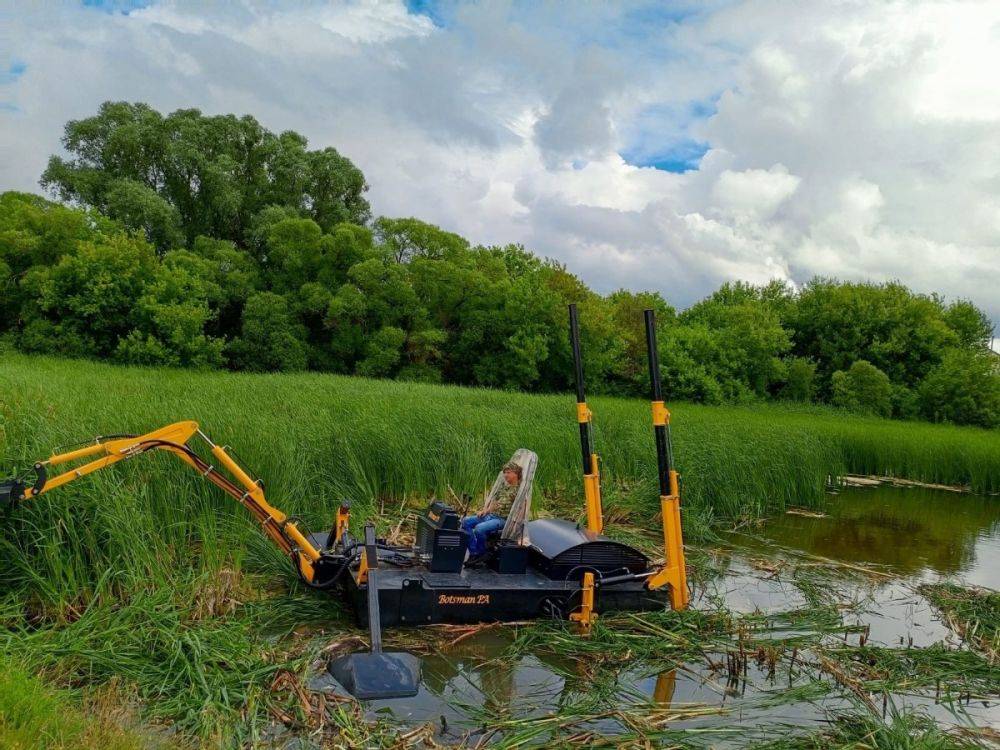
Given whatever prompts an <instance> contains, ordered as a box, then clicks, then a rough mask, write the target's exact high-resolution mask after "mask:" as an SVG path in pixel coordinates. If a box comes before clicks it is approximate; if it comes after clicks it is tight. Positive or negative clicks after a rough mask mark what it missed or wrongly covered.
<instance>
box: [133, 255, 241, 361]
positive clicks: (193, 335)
mask: <svg viewBox="0 0 1000 750" xmlns="http://www.w3.org/2000/svg"><path fill="white" fill-rule="evenodd" d="M213 286H214V285H213V284H212V283H211V282H210V281H207V280H206V279H204V278H202V277H201V276H199V275H197V274H195V273H191V272H190V271H189V270H187V269H184V268H182V267H179V266H159V267H158V268H157V269H156V272H155V273H154V275H153V277H152V279H151V280H150V281H149V283H147V284H146V285H145V287H144V289H143V293H142V294H141V295H140V297H139V299H138V301H137V303H136V307H135V310H134V319H135V325H136V327H135V328H134V329H133V330H132V331H131V332H130V333H129V334H128V336H126V337H125V338H123V339H121V340H120V341H119V342H118V346H117V347H116V350H115V356H116V358H117V359H119V360H120V361H123V362H128V363H132V364H145V365H171V366H182V367H219V366H221V365H222V362H223V357H222V350H223V341H222V339H218V338H212V337H209V336H206V335H205V326H206V324H207V323H208V321H209V320H210V319H211V317H212V310H211V308H210V307H209V298H210V297H211V296H214V295H215V294H216V293H217V292H216V291H215V289H213V288H212V287H213Z"/></svg>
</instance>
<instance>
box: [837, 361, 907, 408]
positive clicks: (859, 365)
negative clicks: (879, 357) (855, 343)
mask: <svg viewBox="0 0 1000 750" xmlns="http://www.w3.org/2000/svg"><path fill="white" fill-rule="evenodd" d="M831 387H832V392H833V397H832V399H831V402H832V403H833V405H834V406H839V407H840V408H842V409H849V410H850V411H856V412H859V413H861V414H875V415H877V416H880V417H887V416H889V415H890V414H891V413H892V383H891V382H890V381H889V376H888V375H886V374H885V373H884V372H882V371H881V370H880V369H878V368H877V367H875V365H873V364H872V363H871V362H866V361H865V360H863V359H862V360H858V361H857V362H855V363H854V364H852V365H851V366H850V368H848V369H847V370H837V371H836V372H835V373H833V377H832V383H831Z"/></svg>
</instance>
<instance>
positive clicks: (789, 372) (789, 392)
mask: <svg viewBox="0 0 1000 750" xmlns="http://www.w3.org/2000/svg"><path fill="white" fill-rule="evenodd" d="M785 366H786V371H785V383H784V385H783V386H782V387H781V392H780V393H781V397H782V398H785V399H789V400H790V401H812V400H813V396H814V395H815V392H816V363H815V362H812V361H810V360H808V359H806V358H805V357H789V358H788V359H787V360H785Z"/></svg>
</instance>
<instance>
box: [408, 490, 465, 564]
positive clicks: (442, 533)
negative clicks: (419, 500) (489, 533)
mask: <svg viewBox="0 0 1000 750" xmlns="http://www.w3.org/2000/svg"><path fill="white" fill-rule="evenodd" d="M461 521H462V519H461V518H460V517H459V515H458V513H456V512H455V509H454V508H452V507H451V506H450V505H447V504H445V503H442V502H440V501H435V502H433V503H431V504H430V505H429V506H428V507H427V511H426V512H425V513H424V515H422V516H421V517H420V518H419V520H418V521H417V551H418V552H419V553H420V554H421V555H423V556H424V557H425V558H428V559H429V562H428V566H429V567H430V571H431V572H432V573H460V572H461V570H462V564H463V563H464V562H465V552H466V550H468V548H469V537H468V535H467V534H466V533H465V532H464V531H462V529H461Z"/></svg>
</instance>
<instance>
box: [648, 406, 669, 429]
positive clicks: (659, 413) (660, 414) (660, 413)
mask: <svg viewBox="0 0 1000 750" xmlns="http://www.w3.org/2000/svg"><path fill="white" fill-rule="evenodd" d="M652 407H653V426H654V427H666V426H667V425H668V424H670V410H669V409H667V407H666V405H665V404H664V403H663V402H662V401H653V402H652Z"/></svg>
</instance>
